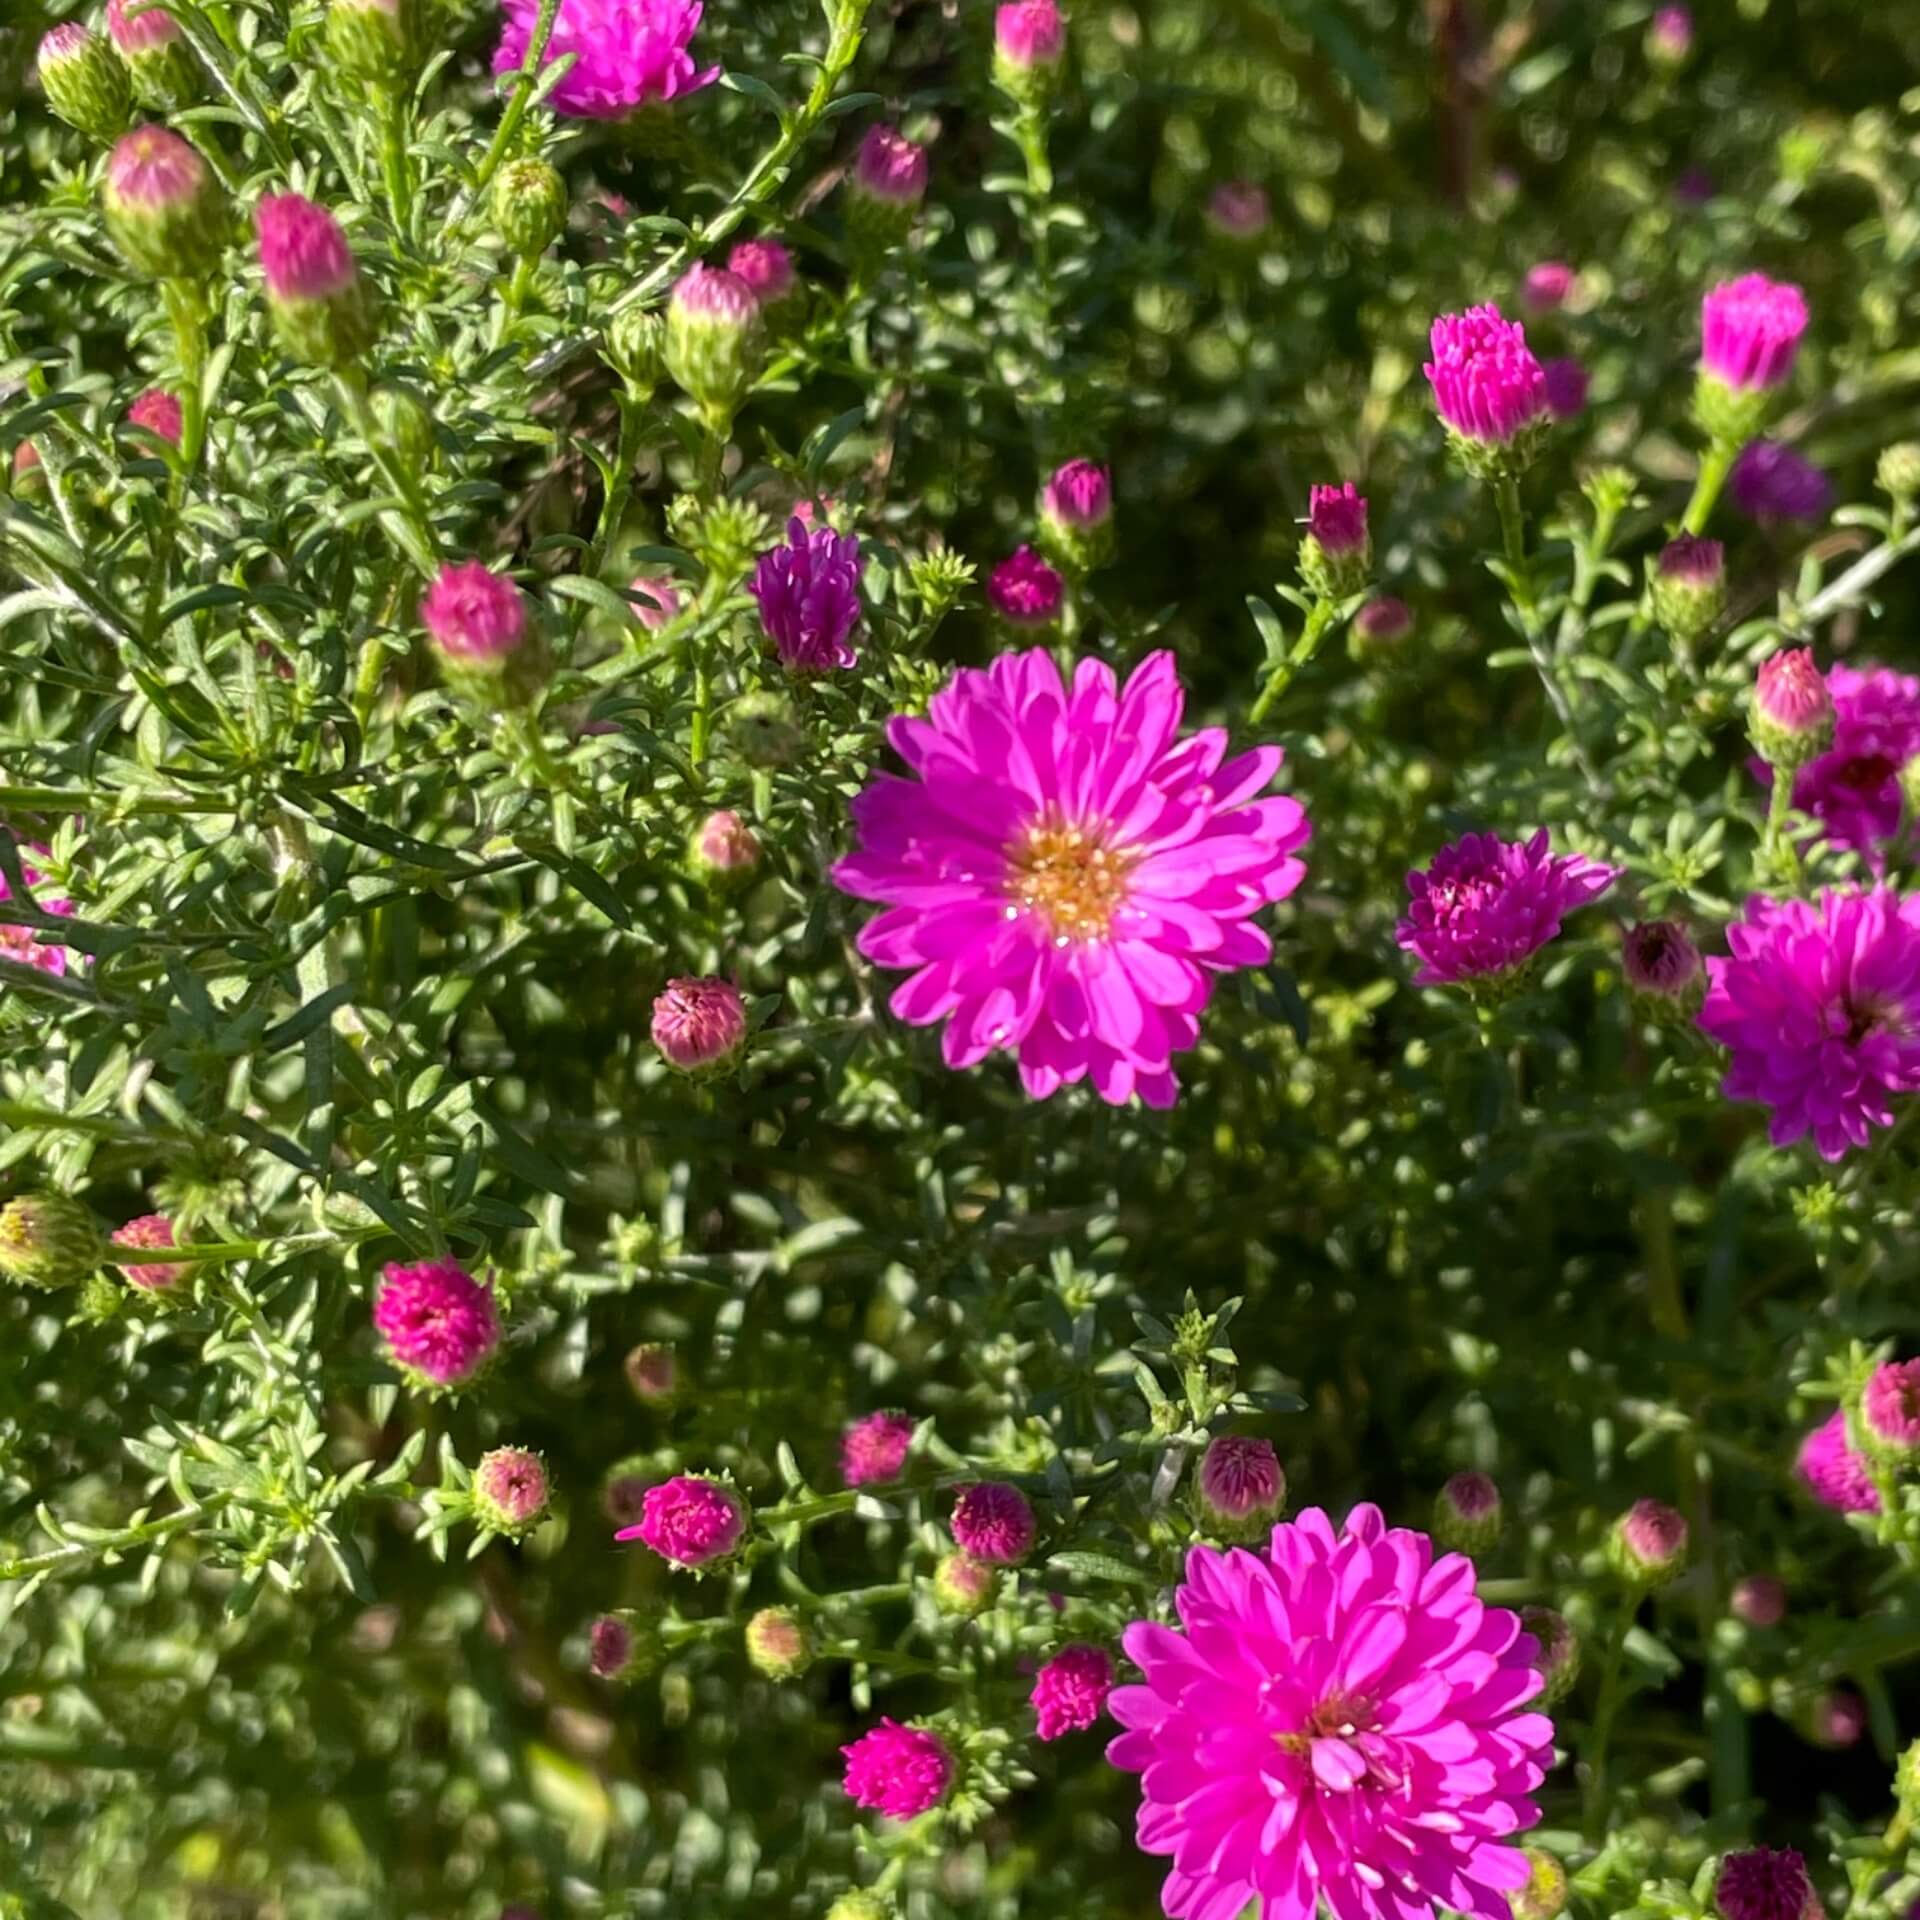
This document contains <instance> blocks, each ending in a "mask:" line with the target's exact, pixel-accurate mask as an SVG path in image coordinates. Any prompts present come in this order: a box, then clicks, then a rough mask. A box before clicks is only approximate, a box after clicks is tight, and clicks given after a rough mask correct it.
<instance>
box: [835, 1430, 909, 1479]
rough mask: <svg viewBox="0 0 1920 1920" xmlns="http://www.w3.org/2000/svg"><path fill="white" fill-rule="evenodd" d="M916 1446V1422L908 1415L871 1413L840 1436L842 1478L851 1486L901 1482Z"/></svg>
mask: <svg viewBox="0 0 1920 1920" xmlns="http://www.w3.org/2000/svg"><path fill="white" fill-rule="evenodd" d="M912 1445H913V1422H912V1421H911V1420H909V1419H908V1418H907V1416H906V1415H905V1414H904V1413H870V1414H868V1415H867V1416H866V1417H865V1418H864V1419H862V1420H856V1421H854V1422H853V1424H852V1425H851V1426H849V1427H848V1428H847V1429H846V1431H845V1432H844V1433H842V1434H841V1436H840V1478H841V1479H842V1480H843V1481H844V1482H845V1483H846V1484H847V1485H848V1486H850V1487H870V1486H874V1485H877V1484H879V1483H880V1482H882V1481H887V1480H897V1479H898V1478H899V1477H900V1469H901V1468H902V1467H903V1466H905V1465H906V1463H907V1450H908V1449H909V1448H910V1447H911V1446H912Z"/></svg>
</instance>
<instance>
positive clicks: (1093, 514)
mask: <svg viewBox="0 0 1920 1920" xmlns="http://www.w3.org/2000/svg"><path fill="white" fill-rule="evenodd" d="M1040 510H1041V512H1042V513H1044V514H1045V515H1046V516H1047V518H1048V519H1050V520H1055V521H1058V522H1059V524H1060V525H1061V526H1063V527H1068V528H1072V529H1074V530H1076V531H1085V530H1087V529H1089V528H1093V527H1103V526H1105V525H1106V523H1107V522H1108V521H1109V520H1111V519H1112V518H1113V477H1112V475H1111V474H1109V473H1108V472H1107V470H1106V468H1105V467H1103V466H1102V465H1101V464H1100V463H1099V461H1097V460H1069V461H1068V462H1067V463H1066V465H1065V466H1063V467H1059V468H1056V469H1055V471H1054V473H1053V477H1052V478H1051V479H1050V480H1048V482H1047V486H1046V492H1045V494H1044V495H1043V496H1042V499H1041V503H1040Z"/></svg>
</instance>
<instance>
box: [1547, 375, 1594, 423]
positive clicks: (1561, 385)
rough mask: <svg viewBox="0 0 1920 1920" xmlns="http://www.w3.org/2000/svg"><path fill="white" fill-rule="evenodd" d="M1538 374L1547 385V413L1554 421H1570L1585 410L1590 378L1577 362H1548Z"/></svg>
mask: <svg viewBox="0 0 1920 1920" xmlns="http://www.w3.org/2000/svg"><path fill="white" fill-rule="evenodd" d="M1540 374H1541V377H1542V378H1543V379H1544V380H1545V381H1546V383H1547V411H1548V412H1549V413H1551V414H1552V415H1553V417H1554V418H1555V419H1556V420H1571V419H1573V418H1574V416H1575V415H1576V414H1579V413H1582V412H1584V411H1585V410H1586V405H1587V388H1588V386H1589V385H1590V384H1591V377H1590V376H1589V374H1588V372H1587V370H1586V368H1585V367H1583V366H1582V365H1581V364H1580V362H1579V361H1578V360H1549V361H1548V362H1547V363H1546V365H1545V366H1543V367H1542V368H1541V369H1540Z"/></svg>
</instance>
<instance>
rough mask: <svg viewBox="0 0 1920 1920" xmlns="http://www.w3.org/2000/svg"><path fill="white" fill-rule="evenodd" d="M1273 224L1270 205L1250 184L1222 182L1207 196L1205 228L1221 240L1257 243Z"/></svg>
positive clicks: (1261, 189) (1264, 194) (1262, 189)
mask: <svg viewBox="0 0 1920 1920" xmlns="http://www.w3.org/2000/svg"><path fill="white" fill-rule="evenodd" d="M1272 223H1273V202H1272V200H1271V199H1270V198H1269V197H1268V194H1267V190H1266V188H1265V187H1262V186H1258V185H1256V184H1255V183H1254V182H1253V181H1251V180H1223V181H1221V182H1220V184H1219V185H1218V186H1217V187H1215V188H1214V190H1213V191H1212V193H1210V194H1209V195H1208V196H1207V225H1208V226H1209V227H1211V228H1212V229H1213V231H1214V232H1215V233H1216V234H1218V235H1219V236H1220V238H1221V239H1223V240H1235V241H1242V242H1245V241H1248V240H1257V239H1259V237H1260V236H1261V235H1262V234H1263V233H1265V232H1266V230H1267V228H1268V227H1269V226H1270V225H1272Z"/></svg>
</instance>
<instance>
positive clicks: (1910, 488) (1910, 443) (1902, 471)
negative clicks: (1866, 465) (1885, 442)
mask: <svg viewBox="0 0 1920 1920" xmlns="http://www.w3.org/2000/svg"><path fill="white" fill-rule="evenodd" d="M1873 477H1874V481H1875V483H1876V484H1877V485H1878V486H1879V488H1880V491H1881V492H1882V493H1890V494H1892V495H1893V497H1894V499H1895V501H1896V502H1898V503H1900V504H1902V505H1907V504H1910V503H1911V502H1912V501H1913V499H1914V498H1915V497H1916V496H1917V495H1920V440H1896V441H1895V442H1894V443H1893V445H1892V446H1890V447H1885V448H1882V449H1881V453H1880V458H1879V459H1878V461H1876V462H1875V463H1874V469H1873Z"/></svg>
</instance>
